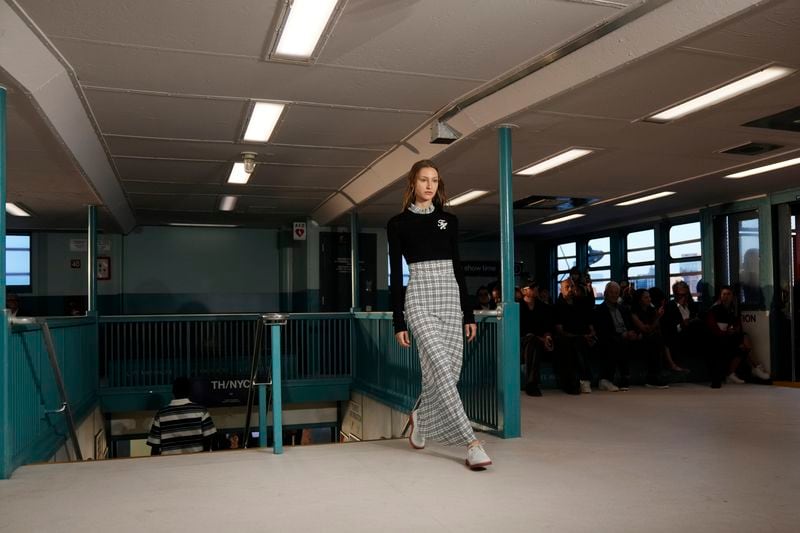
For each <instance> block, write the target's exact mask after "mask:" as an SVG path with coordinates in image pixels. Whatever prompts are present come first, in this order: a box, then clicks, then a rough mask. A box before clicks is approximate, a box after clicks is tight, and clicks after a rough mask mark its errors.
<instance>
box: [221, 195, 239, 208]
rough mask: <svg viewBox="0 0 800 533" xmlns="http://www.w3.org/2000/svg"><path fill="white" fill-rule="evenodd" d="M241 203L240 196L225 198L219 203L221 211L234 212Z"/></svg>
mask: <svg viewBox="0 0 800 533" xmlns="http://www.w3.org/2000/svg"><path fill="white" fill-rule="evenodd" d="M237 201H239V197H238V196H223V197H222V199H220V201H219V210H220V211H233V210H234V209H236V202H237Z"/></svg>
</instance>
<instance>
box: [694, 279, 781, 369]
mask: <svg viewBox="0 0 800 533" xmlns="http://www.w3.org/2000/svg"><path fill="white" fill-rule="evenodd" d="M706 325H707V327H708V330H709V331H710V332H711V335H712V337H713V339H714V342H715V343H716V346H715V349H714V350H711V353H710V357H712V363H711V368H712V372H713V374H714V375H713V376H712V384H713V383H714V382H719V381H721V378H722V376H725V382H726V383H735V384H741V383H744V380H742V379H740V378H739V377H738V376H737V375H736V371H737V369H738V368H739V365H740V364H741V362H742V361H743V360H744V359H745V358H747V361H748V363H749V364H750V366H751V367H752V368H751V372H752V374H753V376H755V377H757V378H760V379H765V378H761V376H760V375H759V374H762V375H767V378H766V379H769V374H767V373H766V372H765V371H764V370H763V368H760V369H759V370H756V368H759V363H758V361H757V360H755V359H754V357H753V344H752V342H751V341H750V337H749V336H748V335H747V334H746V333H744V332H743V331H742V320H741V317H740V315H739V311H738V309H737V307H736V300H735V298H734V295H733V289H731V287H730V286H728V285H725V286H723V287H722V288H721V289H720V293H719V298H718V299H717V301H716V302H715V303H714V305H713V306H711V309H710V310H709V312H708V317H707V319H706ZM757 372H758V373H757Z"/></svg>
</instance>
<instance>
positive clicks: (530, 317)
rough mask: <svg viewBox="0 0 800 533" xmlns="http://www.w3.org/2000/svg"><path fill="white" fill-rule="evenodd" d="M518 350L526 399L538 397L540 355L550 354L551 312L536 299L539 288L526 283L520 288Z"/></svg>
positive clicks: (529, 282)
mask: <svg viewBox="0 0 800 533" xmlns="http://www.w3.org/2000/svg"><path fill="white" fill-rule="evenodd" d="M519 331H520V350H521V352H522V362H523V363H524V364H525V378H524V381H523V387H524V389H525V393H526V394H528V396H541V395H542V391H541V390H540V389H539V382H540V380H539V369H540V368H541V359H542V355H543V354H544V353H546V352H552V351H553V349H554V347H555V345H554V343H553V312H552V310H551V309H550V306H549V305H547V304H546V303H544V302H542V301H540V300H539V288H538V285H537V283H536V282H535V281H533V280H529V281H527V282H526V283H525V284H524V285H523V286H522V303H520V306H519Z"/></svg>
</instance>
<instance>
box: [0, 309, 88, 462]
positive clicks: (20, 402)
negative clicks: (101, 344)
mask: <svg viewBox="0 0 800 533" xmlns="http://www.w3.org/2000/svg"><path fill="white" fill-rule="evenodd" d="M47 323H48V325H49V327H50V331H51V333H52V337H53V344H54V346H55V350H56V355H57V358H58V364H59V367H60V369H61V373H62V375H63V379H64V384H65V386H66V392H67V396H68V398H69V402H70V407H71V409H72V412H73V413H74V416H75V419H76V420H81V419H83V418H84V417H85V416H86V415H88V414H89V413H90V412H91V411H92V409H94V407H95V406H96V405H97V390H98V379H97V376H98V365H97V320H96V318H94V317H92V316H89V317H81V318H55V319H48V321H47ZM5 356H6V361H4V364H5V365H6V370H7V372H6V374H5V376H4V378H5V380H6V383H3V384H2V386H3V387H7V390H8V394H7V395H6V398H7V399H8V404H7V405H6V406H4V409H3V412H2V416H3V420H2V428H3V433H4V435H3V442H4V444H3V446H2V448H3V457H2V458H0V462H2V464H0V477H6V476H8V475H10V474H11V472H12V471H13V470H14V469H15V468H17V467H18V466H20V465H23V464H26V463H30V462H35V461H45V460H47V459H49V458H50V457H52V456H53V454H54V453H55V452H56V451H57V450H58V449H59V448H60V447H61V446H62V445H63V444H64V442H65V439H66V436H67V425H66V421H65V420H64V416H63V414H61V413H53V414H46V413H45V412H46V411H51V410H57V409H58V408H59V407H60V406H61V400H60V397H59V394H58V389H57V386H56V382H55V379H54V375H53V369H52V367H51V365H50V362H49V359H48V355H47V348H46V346H45V343H44V340H43V338H42V329H41V326H40V325H38V324H25V325H14V326H12V327H11V334H10V336H9V343H8V352H7V353H6V354H5Z"/></svg>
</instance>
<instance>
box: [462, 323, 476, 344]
mask: <svg viewBox="0 0 800 533" xmlns="http://www.w3.org/2000/svg"><path fill="white" fill-rule="evenodd" d="M477 334H478V326H477V325H475V324H464V335H466V336H467V342H472V341H474V340H475V336H476V335H477Z"/></svg>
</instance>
